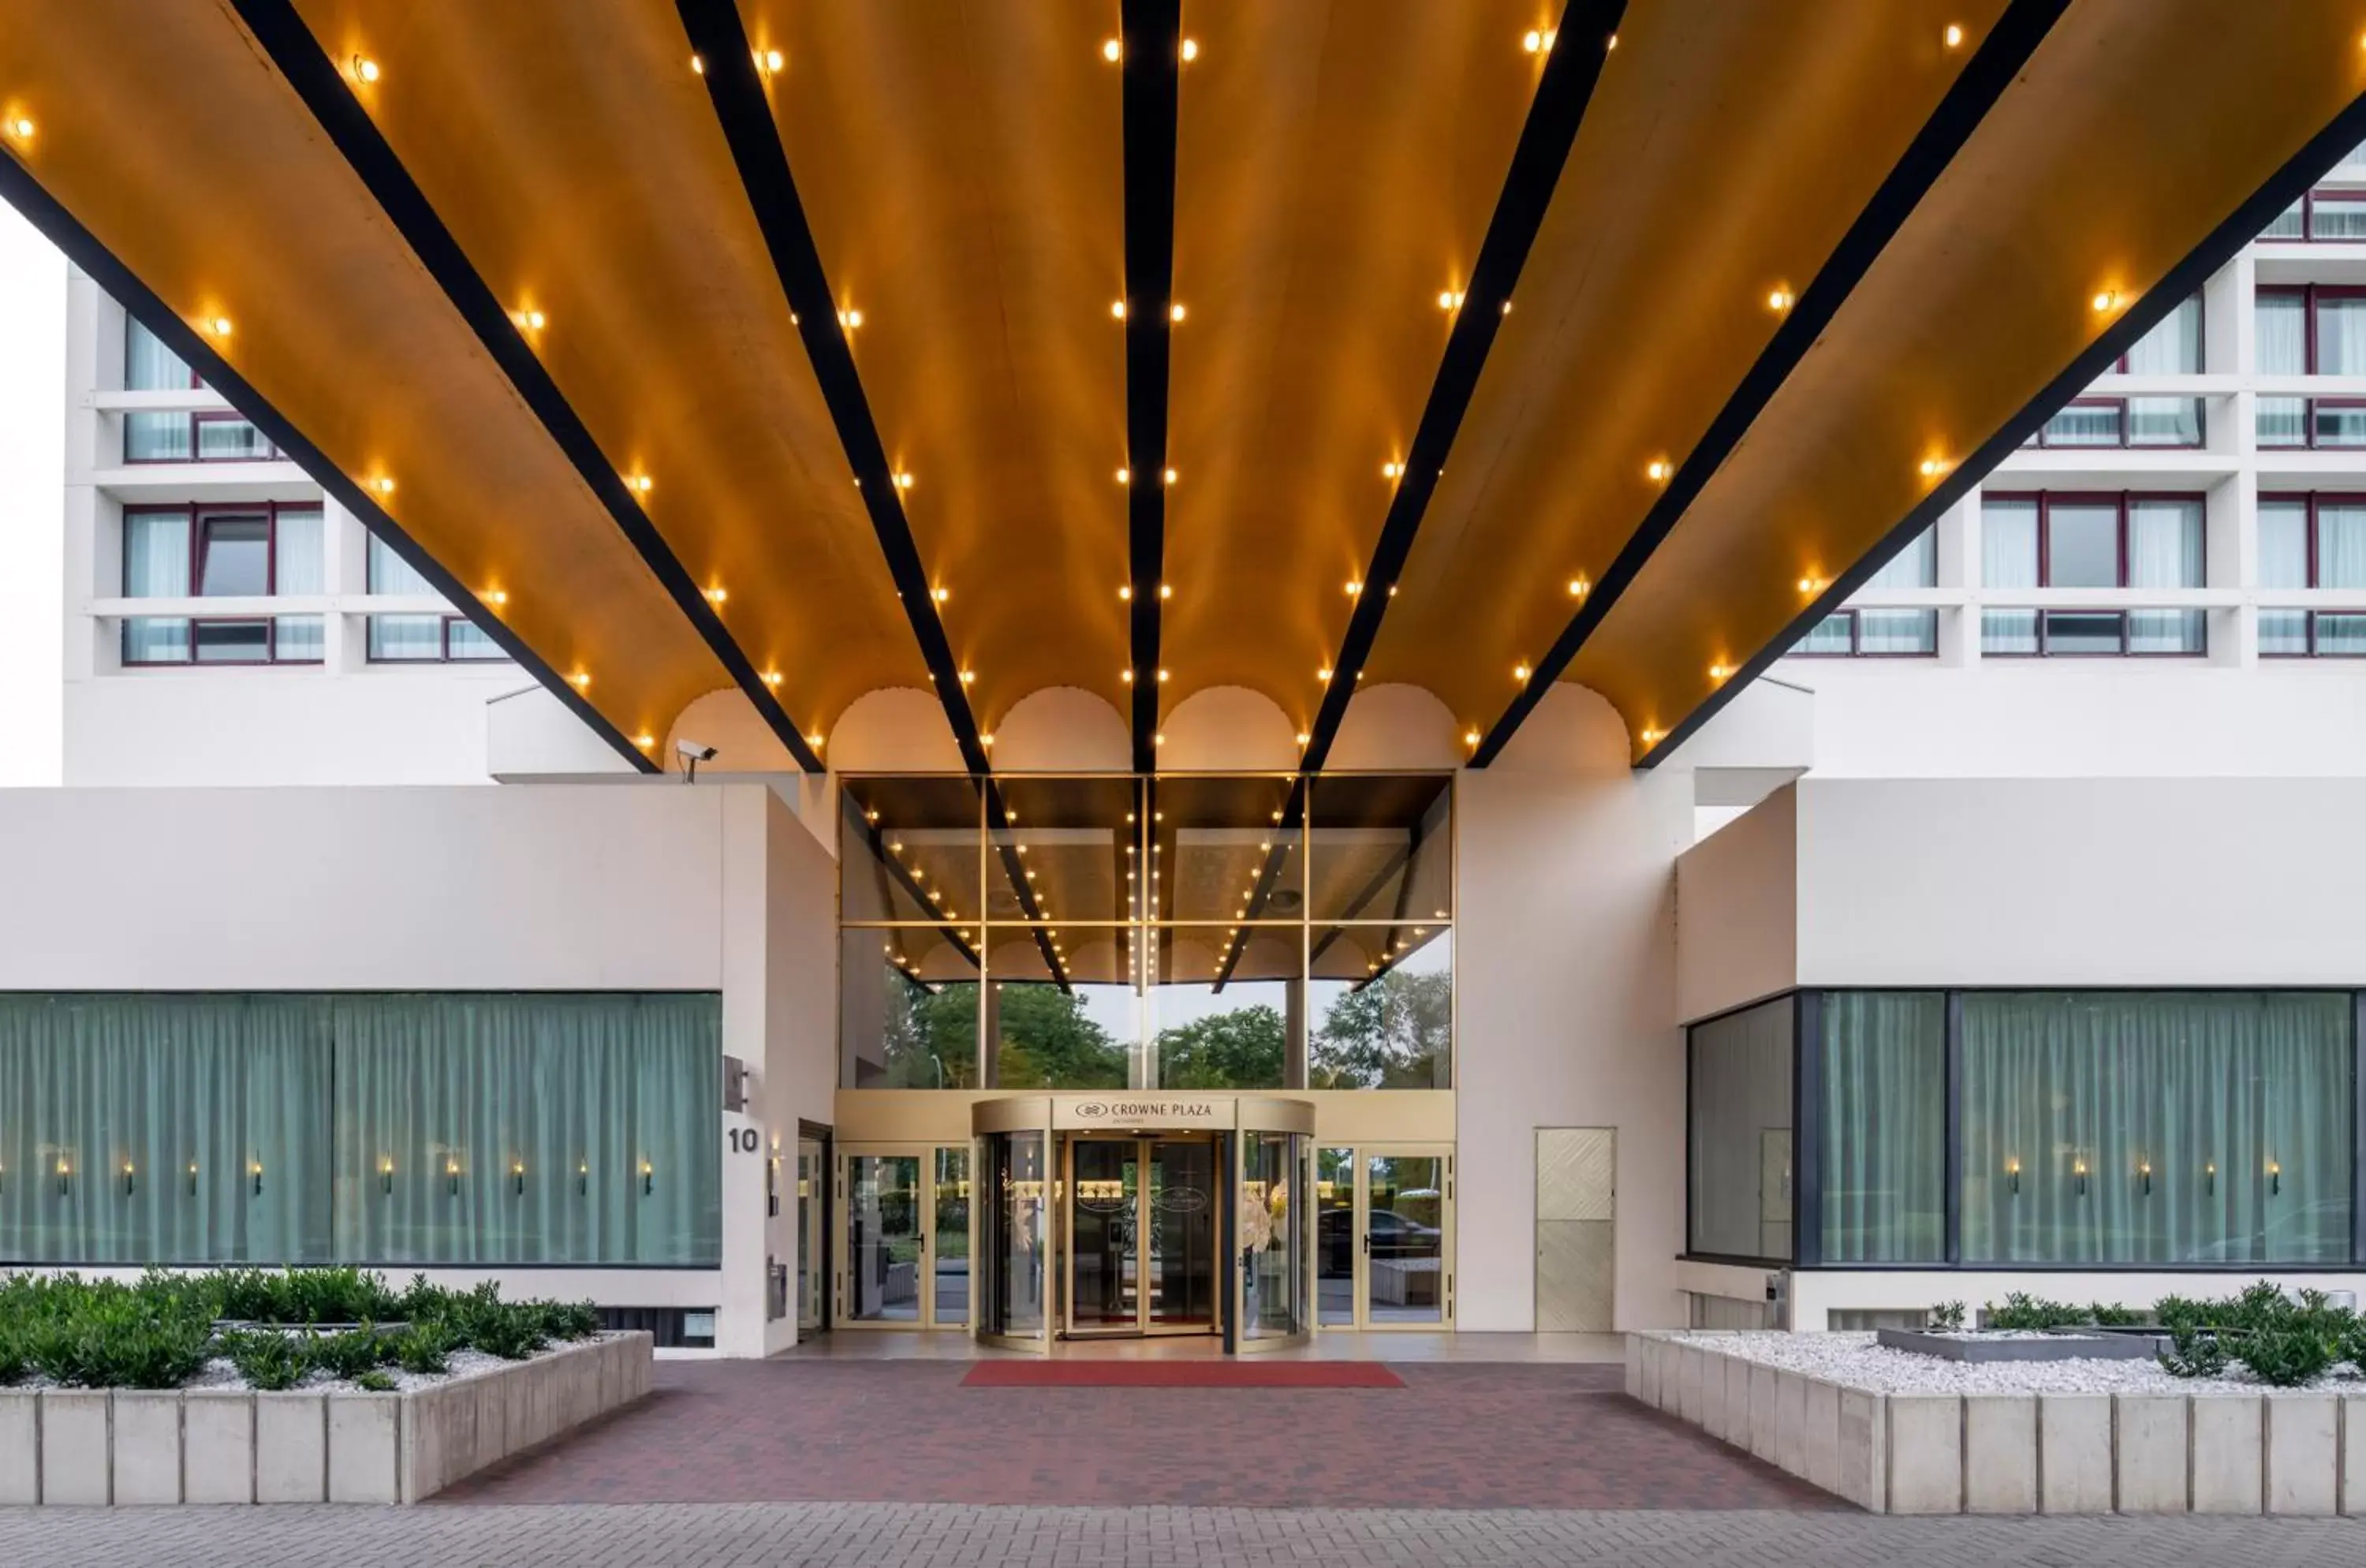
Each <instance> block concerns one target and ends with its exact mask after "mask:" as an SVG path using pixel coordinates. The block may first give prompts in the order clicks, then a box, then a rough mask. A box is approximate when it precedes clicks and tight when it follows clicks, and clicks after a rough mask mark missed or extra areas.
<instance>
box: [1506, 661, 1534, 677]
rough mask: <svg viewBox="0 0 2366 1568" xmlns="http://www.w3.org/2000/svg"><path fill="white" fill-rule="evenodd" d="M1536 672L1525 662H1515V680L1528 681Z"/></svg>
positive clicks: (1513, 668)
mask: <svg viewBox="0 0 2366 1568" xmlns="http://www.w3.org/2000/svg"><path fill="white" fill-rule="evenodd" d="M1534 673H1535V671H1532V670H1530V669H1529V668H1528V667H1527V665H1525V664H1515V665H1513V666H1512V679H1513V680H1515V681H1526V680H1527V678H1528V677H1529V676H1530V675H1532V674H1534Z"/></svg>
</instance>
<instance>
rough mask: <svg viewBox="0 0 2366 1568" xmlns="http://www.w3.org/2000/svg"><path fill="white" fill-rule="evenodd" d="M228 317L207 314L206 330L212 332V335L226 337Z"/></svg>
mask: <svg viewBox="0 0 2366 1568" xmlns="http://www.w3.org/2000/svg"><path fill="white" fill-rule="evenodd" d="M230 330H231V328H230V318H229V317H228V316H208V317H207V318H206V331H208V332H209V333H213V334H214V336H216V337H228V336H230Z"/></svg>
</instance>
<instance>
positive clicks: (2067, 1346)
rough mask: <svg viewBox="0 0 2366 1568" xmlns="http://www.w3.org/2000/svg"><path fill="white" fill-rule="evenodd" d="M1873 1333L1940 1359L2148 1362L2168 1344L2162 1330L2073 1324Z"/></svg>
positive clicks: (1890, 1345) (1889, 1344) (1894, 1346)
mask: <svg viewBox="0 0 2366 1568" xmlns="http://www.w3.org/2000/svg"><path fill="white" fill-rule="evenodd" d="M1874 1338H1875V1340H1876V1342H1877V1343H1879V1344H1882V1345H1885V1346H1887V1347H1888V1348H1890V1349H1892V1350H1906V1351H1910V1352H1911V1353H1913V1354H1914V1355H1917V1356H1936V1357H1937V1358H1939V1359H1941V1360H1943V1361H2149V1360H2151V1359H2153V1358H2154V1357H2156V1356H2158V1355H2159V1354H2160V1352H2161V1351H2162V1350H2164V1349H2166V1348H2168V1346H2169V1336H2167V1335H2165V1334H2081V1333H2080V1332H2079V1331H2078V1330H2077V1329H2075V1328H2057V1329H2052V1330H2049V1331H2047V1332H2046V1333H2044V1334H2014V1335H2002V1334H1996V1335H1958V1334H1926V1333H1924V1332H1923V1331H1922V1330H1921V1329H1919V1328H1883V1329H1876V1331H1875V1333H1874Z"/></svg>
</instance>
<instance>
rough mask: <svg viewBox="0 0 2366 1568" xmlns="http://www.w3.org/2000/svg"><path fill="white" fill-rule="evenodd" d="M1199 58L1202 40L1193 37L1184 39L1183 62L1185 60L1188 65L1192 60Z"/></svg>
mask: <svg viewBox="0 0 2366 1568" xmlns="http://www.w3.org/2000/svg"><path fill="white" fill-rule="evenodd" d="M1199 58H1200V40H1199V39H1192V38H1187V39H1184V40H1183V62H1184V63H1185V64H1187V65H1188V64H1189V63H1190V62H1192V61H1195V60H1197V59H1199Z"/></svg>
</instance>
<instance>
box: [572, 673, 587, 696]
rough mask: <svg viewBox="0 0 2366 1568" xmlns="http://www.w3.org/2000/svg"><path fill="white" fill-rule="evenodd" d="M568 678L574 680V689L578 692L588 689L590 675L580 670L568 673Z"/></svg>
mask: <svg viewBox="0 0 2366 1568" xmlns="http://www.w3.org/2000/svg"><path fill="white" fill-rule="evenodd" d="M568 679H569V681H571V682H574V684H575V689H576V690H577V691H579V692H580V691H585V690H588V689H589V688H590V687H591V676H590V675H589V674H587V673H585V672H584V671H580V670H578V671H576V672H575V673H574V674H572V675H569V677H568Z"/></svg>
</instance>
